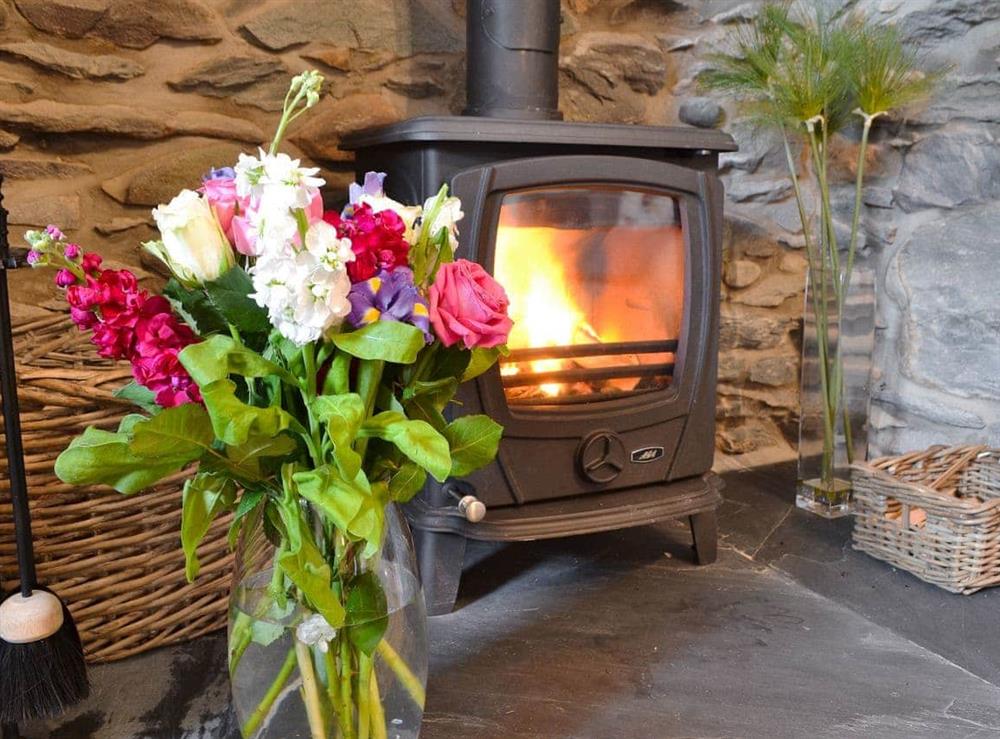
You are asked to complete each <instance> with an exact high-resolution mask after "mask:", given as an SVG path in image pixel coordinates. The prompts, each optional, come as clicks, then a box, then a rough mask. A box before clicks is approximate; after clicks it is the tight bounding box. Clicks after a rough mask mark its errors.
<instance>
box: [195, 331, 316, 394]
mask: <svg viewBox="0 0 1000 739" xmlns="http://www.w3.org/2000/svg"><path fill="white" fill-rule="evenodd" d="M180 360H181V364H182V365H184V369H186V370H187V371H188V374H190V375H191V378H192V379H193V380H194V381H195V382H196V383H198V386H199V387H202V388H204V386H205V385H208V384H209V383H212V382H215V381H216V380H222V379H225V378H226V377H229V375H241V376H243V377H272V376H273V377H280V378H281V379H282V380H284V381H285V382H287V383H289V384H290V385H293V386H295V387H296V388H297V387H298V382H297V381H296V380H295V378H294V377H292V376H291V375H290V374H289V373H288V372H287V371H285V370H284V369H283V368H281V367H279V366H278V365H276V364H275V363H274V362H270V361H268V360H266V359H264V357H262V356H261V355H260V354H258V353H257V352H255V351H253V350H252V349H248V348H247V347H246V346H244V345H243V344H241V343H240V342H238V341H236V339H234V338H233V337H232V336H223V335H221V334H220V335H216V336H210V337H208V338H207V339H206V340H205V341H200V342H198V343H197V344H191V345H190V346H188V347H185V348H184V350H183V351H182V352H181V353H180Z"/></svg>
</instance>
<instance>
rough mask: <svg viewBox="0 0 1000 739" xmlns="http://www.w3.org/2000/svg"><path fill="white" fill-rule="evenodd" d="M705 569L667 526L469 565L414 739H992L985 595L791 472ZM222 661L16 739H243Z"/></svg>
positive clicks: (743, 489)
mask: <svg viewBox="0 0 1000 739" xmlns="http://www.w3.org/2000/svg"><path fill="white" fill-rule="evenodd" d="M724 479H725V480H726V483H727V484H726V488H725V490H724V496H725V499H726V500H725V503H724V504H723V506H722V508H721V509H720V511H719V514H720V545H721V551H720V556H719V561H718V563H717V564H715V565H712V566H708V567H697V566H695V565H694V563H693V561H692V557H691V552H690V543H689V539H688V532H687V529H686V528H685V527H684V526H683V525H682V524H681V523H664V524H659V525H656V526H649V527H643V528H636V529H631V530H626V531H618V532H608V533H604V534H595V535H590V536H584V537H577V538H571V539H558V540H550V541H544V542H535V543H522V544H511V545H499V544H486V543H479V542H476V543H473V544H470V548H469V553H468V559H467V562H466V569H467V570H468V571H470V572H474V573H475V576H474V577H469V578H466V579H464V580H463V588H462V591H461V592H460V594H459V602H458V609H457V610H456V612H455V613H453V614H450V615H448V616H442V617H438V618H435V619H432V620H431V652H432V655H431V681H430V685H429V690H428V700H429V704H428V706H427V714H426V717H425V724H424V731H423V734H422V736H423V737H424V739H452V738H454V739H465V738H466V737H476V738H477V739H480V738H482V739H492V738H493V737H498V738H499V737H514V738H515V739H516V738H523V739H527V738H529V737H531V738H539V739H541V738H542V737H544V738H545V739H556V738H560V737H566V738H567V739H568V738H569V737H573V738H574V739H585V738H591V737H592V738H593V739H598V738H601V739H605V738H607V737H632V736H649V737H680V736H726V737H775V738H778V737H804V736H809V737H844V736H865V737H867V736H878V737H880V738H881V737H906V738H907V739H909V738H911V737H934V738H935V739H939V738H942V739H948V738H950V737H981V738H982V739H985V738H986V737H995V736H1000V642H998V641H997V640H996V639H995V638H994V635H995V631H996V628H995V627H996V613H997V604H998V601H997V599H998V598H1000V590H992V591H991V590H987V591H983V592H980V593H977V594H976V595H973V596H967V597H962V596H955V595H950V594H948V593H945V592H943V591H941V590H938V589H936V588H933V587H931V586H929V585H926V584H925V583H922V582H921V581H919V580H917V579H915V578H913V577H912V576H910V575H908V574H906V573H904V572H900V571H895V570H892V569H891V568H889V567H886V566H885V565H883V564H882V563H880V562H876V561H875V560H872V559H870V558H868V557H866V556H865V555H862V554H860V553H857V552H854V551H853V550H851V548H850V542H849V538H850V522H849V521H836V522H827V521H823V520H820V519H817V518H815V517H811V516H809V515H808V514H805V513H802V512H800V511H798V510H796V509H794V508H792V507H791V497H790V495H791V491H792V489H793V483H794V470H793V468H792V467H791V466H790V465H783V466H777V467H765V468H757V469H753V470H743V471H731V472H727V473H726V474H725V475H724ZM224 649H225V646H224V639H223V637H222V636H221V635H220V636H212V637H208V638H205V639H202V640H200V641H199V642H196V643H194V644H191V645H187V646H183V647H176V648H168V649H165V650H159V651H157V652H154V653H152V654H150V655H147V656H144V657H140V658H137V659H133V660H129V661H127V662H123V663H119V664H115V665H111V666H106V667H99V668H96V669H95V670H94V674H93V677H94V682H95V685H96V690H95V695H94V697H93V698H92V699H91V700H90V702H89V703H88V704H87V705H86V706H84V707H82V708H81V709H79V710H78V711H77V712H76V714H75V715H74V716H71V717H69V718H67V719H65V720H64V721H63V722H61V724H59V725H57V724H53V725H52V728H51V729H50V728H48V727H41V726H36V727H31V728H29V729H26V730H25V731H24V736H25V737H27V738H28V739H40V738H41V737H47V736H51V737H56V738H66V739H85V738H86V737H95V738H96V737H99V738H100V739H124V738H125V737H156V738H159V737H165V738H166V737H170V738H171V739H172V738H174V737H184V738H185V739H189V738H192V739H193V738H195V737H198V738H199V739H209V738H214V737H225V738H226V739H228V737H236V736H238V734H237V733H236V732H235V728H234V727H233V726H232V725H231V723H230V720H229V718H228V715H227V710H226V703H227V700H226V678H225V674H224V670H223V669H222V668H221V666H222V664H223V654H224Z"/></svg>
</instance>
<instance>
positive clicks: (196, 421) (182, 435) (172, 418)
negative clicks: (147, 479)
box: [129, 403, 215, 461]
mask: <svg viewBox="0 0 1000 739" xmlns="http://www.w3.org/2000/svg"><path fill="white" fill-rule="evenodd" d="M131 435H132V440H131V442H130V443H129V449H131V450H132V451H133V452H134V453H135V454H138V455H139V456H141V457H153V458H156V459H160V458H163V457H171V458H173V457H178V458H183V459H187V460H188V461H191V460H195V459H198V457H200V456H201V455H202V454H204V453H205V452H206V451H208V450H210V449H211V448H212V442H213V441H214V439H215V434H213V433H212V423H211V421H210V420H209V418H208V413H206V412H205V409H204V408H202V407H201V406H200V405H198V404H196V403H185V404H184V405H178V406H175V407H173V408H164V409H163V410H162V411H161V412H160V413H158V414H157V415H155V416H153V417H152V418H150V419H148V420H145V421H139V422H138V423H136V424H135V425H134V426H132V431H131Z"/></svg>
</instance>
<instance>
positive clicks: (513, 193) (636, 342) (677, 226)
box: [452, 156, 718, 502]
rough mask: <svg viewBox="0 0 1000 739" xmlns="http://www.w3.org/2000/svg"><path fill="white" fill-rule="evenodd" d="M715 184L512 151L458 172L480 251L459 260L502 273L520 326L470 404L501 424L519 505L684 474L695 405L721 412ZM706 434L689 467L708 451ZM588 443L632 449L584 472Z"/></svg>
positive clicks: (473, 247) (505, 463)
mask: <svg viewBox="0 0 1000 739" xmlns="http://www.w3.org/2000/svg"><path fill="white" fill-rule="evenodd" d="M715 182H716V178H715V176H714V175H711V174H706V173H705V172H701V171H697V170H694V169H687V168H684V167H679V166H676V165H672V164H666V163H662V162H655V161H650V160H646V159H632V158H627V157H611V156H559V157H546V158H538V159H522V160H514V161H508V162H503V163H500V164H496V165H493V166H488V167H477V168H474V169H471V170H466V171H464V172H462V173H460V174H458V175H457V176H456V177H455V178H454V179H453V181H452V187H453V190H454V192H455V194H456V195H458V196H459V197H460V198H461V199H462V202H463V204H464V209H465V211H466V213H467V218H468V223H465V224H462V225H463V226H464V228H463V238H462V243H463V245H465V246H466V248H468V249H469V250H470V252H471V253H467V254H464V255H461V254H460V256H465V257H467V258H470V259H474V260H476V261H478V262H479V263H481V264H482V265H483V266H484V267H485V268H486V269H488V270H489V271H490V272H491V273H492V274H494V275H495V276H496V277H497V278H498V279H499V280H500V282H501V283H502V284H503V285H504V286H505V288H506V289H507V292H508V296H509V298H510V311H511V316H512V318H513V319H514V321H515V327H514V330H513V332H512V333H511V336H510V340H509V342H508V347H509V349H510V354H509V355H508V356H506V357H504V358H502V360H501V361H500V363H499V365H498V366H497V367H494V368H493V369H492V370H491V371H490V372H489V373H487V374H485V375H483V376H482V377H481V378H479V379H478V380H477V383H476V393H477V398H476V400H478V402H479V404H481V406H482V408H483V410H484V411H485V412H487V413H489V414H491V415H492V416H493V417H495V418H496V419H497V420H498V421H499V422H500V423H502V424H503V425H504V426H505V429H506V433H505V440H504V443H503V445H502V448H501V455H500V464H501V466H502V468H503V471H504V474H505V477H506V479H507V481H508V483H509V484H510V486H511V488H512V489H513V491H514V497H515V499H516V500H519V501H520V502H525V501H527V500H538V499H543V498H553V497H563V496H568V495H575V494H579V493H582V492H591V491H595V490H604V489H615V488H621V487H630V486H634V485H641V484H649V483H650V482H655V481H657V480H664V479H668V478H669V477H672V476H676V475H671V468H672V466H673V462H674V459H675V457H676V455H677V450H678V448H679V446H680V444H681V441H682V436H683V435H684V434H685V428H686V426H687V423H686V421H687V419H688V416H689V415H690V414H691V412H692V406H693V404H694V403H695V402H696V401H699V402H702V403H704V402H707V403H708V404H709V405H710V406H711V408H710V415H711V416H714V374H715V362H714V352H715V349H714V346H715V343H714V341H713V340H712V339H713V337H714V330H715V329H714V324H715V321H716V318H715V315H716V305H715V304H716V302H717V299H718V287H717V282H718V274H717V272H718V259H717V258H716V256H715V255H714V252H713V250H715V249H717V246H718V245H717V239H716V238H713V235H712V234H711V233H710V223H712V219H711V218H710V211H711V209H712V207H713V199H714V189H715ZM708 386H710V387H708ZM711 436H712V435H711V433H709V434H708V437H709V438H708V440H707V444H708V453H707V455H705V454H704V453H703V454H701V455H700V457H701V458H702V459H701V460H699V461H698V462H697V463H696V465H695V466H705V465H704V462H703V460H704V459H705V458H707V459H709V460H710V459H711V451H712V445H713V442H712V440H711ZM702 441H703V442H704V440H702ZM602 445H603V446H602ZM590 446H593V447H594V449H593V450H591V451H592V452H593V453H592V454H590V456H594V455H595V454H596V455H597V456H598V457H600V456H601V454H604V453H607V452H608V450H609V449H611V448H612V447H613V448H614V449H615V450H616V451H617V452H618V455H619V456H622V457H623V459H622V460H621V461H620V462H618V461H615V462H614V463H613V464H610V465H609V466H607V468H604V467H602V466H601V465H598V468H599V469H589V467H591V466H593V465H591V464H590V463H589V462H588V460H587V459H586V457H587V456H588V454H589V453H590V452H588V449H589V448H590ZM602 459H603V457H602ZM592 461H593V460H591V462H592ZM708 464H710V461H709V463H708ZM689 466H690V465H689ZM706 469H707V467H706ZM698 471H699V472H700V471H704V470H698ZM694 473H696V472H694V471H692V472H691V474H694Z"/></svg>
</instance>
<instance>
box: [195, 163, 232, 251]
mask: <svg viewBox="0 0 1000 739" xmlns="http://www.w3.org/2000/svg"><path fill="white" fill-rule="evenodd" d="M201 192H202V193H204V195H205V200H207V201H208V204H209V205H210V206H212V210H213V211H214V212H215V217H216V219H217V220H218V221H219V226H221V227H222V231H223V232H224V233H225V234H226V236H227V237H228V238H229V240H230V242H232V240H233V239H232V235H231V234H230V231H229V227H230V225H231V224H232V222H233V216H234V215H236V206H237V203H238V200H237V198H236V180H235V179H233V178H232V177H219V178H216V179H212V180H205V182H204V183H203V184H202V186H201Z"/></svg>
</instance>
